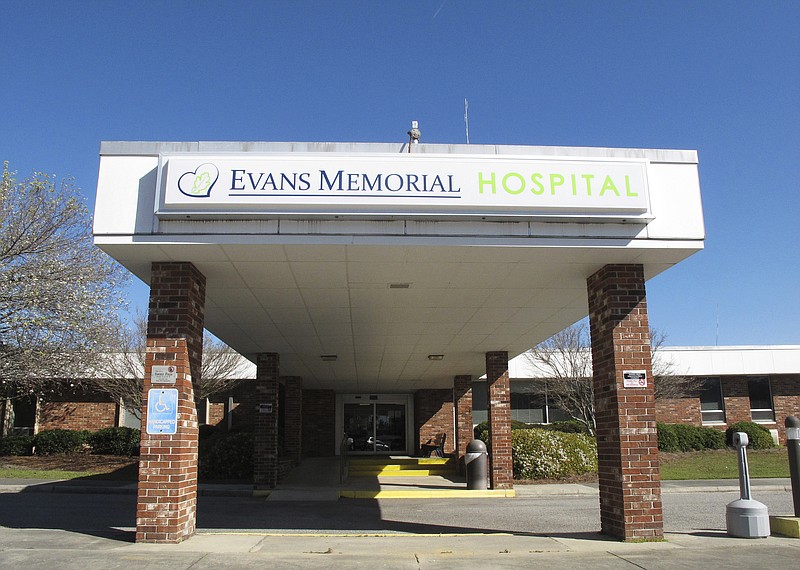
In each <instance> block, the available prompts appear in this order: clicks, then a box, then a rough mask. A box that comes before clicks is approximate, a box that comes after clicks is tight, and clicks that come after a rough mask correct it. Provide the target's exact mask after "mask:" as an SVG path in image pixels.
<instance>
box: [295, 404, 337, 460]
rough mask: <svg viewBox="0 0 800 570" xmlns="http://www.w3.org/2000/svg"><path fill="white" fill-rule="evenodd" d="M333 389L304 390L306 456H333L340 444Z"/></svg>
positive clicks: (304, 451)
mask: <svg viewBox="0 0 800 570" xmlns="http://www.w3.org/2000/svg"><path fill="white" fill-rule="evenodd" d="M335 416H336V394H335V393H334V391H333V390H303V444H302V451H303V455H304V456H306V457H332V456H333V455H335V450H336V446H337V445H339V441H338V439H339V438H338V437H337V435H338V436H339V437H341V436H340V435H339V434H337V433H336V424H335V419H336V418H335Z"/></svg>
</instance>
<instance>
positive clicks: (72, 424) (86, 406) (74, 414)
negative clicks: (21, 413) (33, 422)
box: [37, 402, 118, 431]
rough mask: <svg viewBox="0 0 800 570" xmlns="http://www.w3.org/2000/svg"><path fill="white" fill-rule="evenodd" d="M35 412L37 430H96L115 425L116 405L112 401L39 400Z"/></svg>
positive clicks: (116, 416)
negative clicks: (37, 415)
mask: <svg viewBox="0 0 800 570" xmlns="http://www.w3.org/2000/svg"><path fill="white" fill-rule="evenodd" d="M37 412H38V414H39V418H38V421H37V426H38V431H45V430H49V429H72V430H84V429H85V430H89V431H97V430H99V429H103V428H108V427H116V425H117V418H118V415H117V414H118V406H117V404H115V403H114V402H40V403H39V406H38V407H37Z"/></svg>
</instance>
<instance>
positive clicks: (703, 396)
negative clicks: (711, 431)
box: [700, 378, 725, 424]
mask: <svg viewBox="0 0 800 570" xmlns="http://www.w3.org/2000/svg"><path fill="white" fill-rule="evenodd" d="M700 417H701V419H702V421H703V423H704V424H724V423H725V403H724V400H723V399H722V382H720V379H719V378H706V379H705V380H703V383H702V384H701V386H700Z"/></svg>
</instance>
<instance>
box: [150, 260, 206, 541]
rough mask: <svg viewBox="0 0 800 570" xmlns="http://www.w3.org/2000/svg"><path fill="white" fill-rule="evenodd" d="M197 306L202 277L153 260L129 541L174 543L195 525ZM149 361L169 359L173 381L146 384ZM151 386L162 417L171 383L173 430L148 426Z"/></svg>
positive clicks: (186, 266) (185, 266)
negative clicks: (133, 531) (174, 399)
mask: <svg viewBox="0 0 800 570" xmlns="http://www.w3.org/2000/svg"><path fill="white" fill-rule="evenodd" d="M204 307H205V277H204V276H203V275H202V274H201V273H200V272H199V271H198V270H197V269H196V268H195V267H194V266H193V265H192V264H191V263H153V266H152V274H151V284H150V307H149V316H148V321H147V348H146V355H145V370H144V386H143V390H144V393H143V396H142V399H143V402H142V404H143V405H142V428H143V429H142V436H141V443H140V452H139V486H138V498H137V505H136V541H137V542H158V543H177V542H181V541H183V540H185V539H186V538H189V537H190V536H192V535H193V534H194V531H195V512H196V506H197V413H196V410H195V403H194V390H193V385H192V382H193V380H196V379H197V378H198V377H199V374H200V363H201V358H202V346H203V316H204ZM153 366H172V367H174V369H173V371H172V377H174V379H175V380H174V384H173V383H171V382H170V383H167V384H162V383H159V384H155V385H154V384H153V383H152V371H153ZM170 380H171V378H170ZM151 389H154V390H157V392H154V397H155V394H159V398H163V402H162V401H161V400H159V402H158V405H159V406H160V407H162V408H163V412H164V415H165V416H166V417H167V424H169V423H170V422H171V417H170V416H171V414H170V407H171V405H172V402H171V401H170V397H169V394H170V393H172V392H171V390H173V389H174V390H177V402H176V403H177V416H172V417H176V418H177V419H176V421H175V423H174V431H175V433H174V434H168V433H159V429H162V428H164V431H165V432H170V431H172V429H170V427H169V426H168V425H166V426H165V425H164V424H161V425H156V424H155V422H153V425H152V430H151V429H149V428H151V426H150V425H149V422H148V410H149V409H150V408H151V404H152V405H153V406H155V405H156V404H157V403H156V402H150V401H149V397H148V395H149V391H150V390H151ZM162 391H164V392H162ZM168 391H169V392H168ZM165 394H166V396H165ZM153 409H155V408H153ZM158 411H159V412H160V411H162V410H158ZM154 413H155V412H154ZM173 413H174V410H173ZM150 431H153V433H148V432H150Z"/></svg>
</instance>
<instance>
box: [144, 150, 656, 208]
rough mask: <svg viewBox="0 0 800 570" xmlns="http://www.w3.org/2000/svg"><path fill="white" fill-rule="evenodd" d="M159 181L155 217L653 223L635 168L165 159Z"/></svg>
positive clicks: (318, 158) (477, 160) (642, 178)
mask: <svg viewBox="0 0 800 570" xmlns="http://www.w3.org/2000/svg"><path fill="white" fill-rule="evenodd" d="M159 176H160V180H159V189H160V195H159V201H158V205H157V213H158V214H161V215H170V214H204V213H205V214H221V215H224V214H237V213H251V214H261V215H276V214H277V215H281V214H283V215H344V216H363V215H397V214H419V215H434V214H435V215H445V216H447V215H453V216H465V215H466V216H504V217H525V216H556V217H600V218H615V219H619V218H634V219H644V220H647V219H650V218H651V217H652V216H648V213H649V199H648V183H647V161H645V160H635V159H630V160H616V159H613V160H612V159H608V160H603V159H586V160H581V159H569V160H567V159H558V158H531V157H526V156H518V157H514V156H490V155H475V156H468V155H423V154H416V155H415V154H396V155H386V154H380V155H358V156H356V155H333V154H330V155H321V154H281V155H271V154H248V155H245V154H241V155H205V156H202V155H195V154H165V155H161V156H160V169H159Z"/></svg>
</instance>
